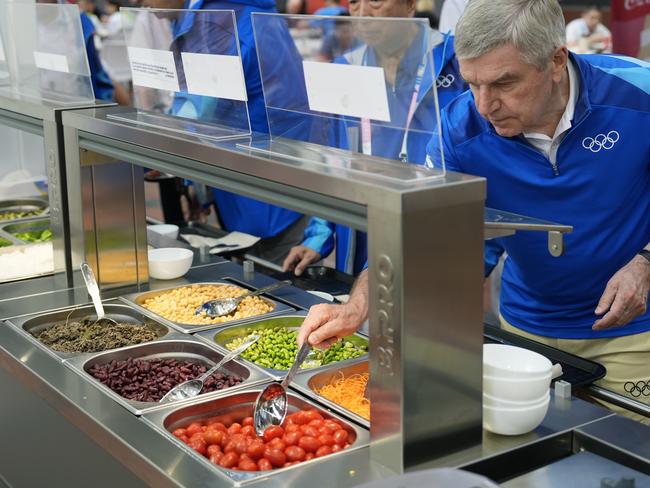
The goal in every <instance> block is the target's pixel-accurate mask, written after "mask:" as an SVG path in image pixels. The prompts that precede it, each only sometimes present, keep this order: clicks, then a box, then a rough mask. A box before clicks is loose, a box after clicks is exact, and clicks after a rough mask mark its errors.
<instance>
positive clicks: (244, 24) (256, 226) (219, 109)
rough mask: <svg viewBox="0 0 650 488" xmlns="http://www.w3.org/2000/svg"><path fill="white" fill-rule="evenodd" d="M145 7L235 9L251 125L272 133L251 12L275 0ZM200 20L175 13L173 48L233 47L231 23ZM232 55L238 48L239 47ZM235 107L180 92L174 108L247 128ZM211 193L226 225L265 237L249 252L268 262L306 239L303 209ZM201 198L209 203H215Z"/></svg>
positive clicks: (155, 2)
mask: <svg viewBox="0 0 650 488" xmlns="http://www.w3.org/2000/svg"><path fill="white" fill-rule="evenodd" d="M144 6H145V7H153V8H159V9H170V10H177V9H181V8H183V9H194V10H234V12H235V16H236V23H237V25H236V27H237V35H238V38H239V47H240V53H241V60H242V66H243V70H244V79H245V80H246V93H247V96H248V112H249V118H250V127H251V129H252V130H253V131H254V132H260V133H268V132H269V126H268V121H267V116H266V108H265V105H264V94H263V92H262V81H261V78H260V72H259V66H258V60H257V51H256V48H255V39H254V36H253V28H252V20H251V14H252V13H253V12H268V13H272V12H275V2H274V0H228V1H226V0H144ZM200 19H201V18H200V17H197V16H194V15H192V14H191V13H189V14H185V13H183V14H181V15H178V16H175V17H174V19H173V23H172V37H173V39H172V44H171V47H170V49H171V50H173V51H177V52H193V53H208V54H210V53H211V54H223V53H224V52H226V51H225V49H226V48H223V47H219V43H222V45H225V46H228V47H227V49H233V46H232V43H231V40H232V33H231V32H229V31H230V30H231V29H228V26H220V25H217V24H216V23H214V22H201V21H200ZM232 54H236V53H235V52H234V51H233V52H232ZM179 59H180V56H179ZM179 82H180V83H181V85H183V84H184V83H185V80H184V74H183V72H182V69H180V70H179ZM233 106H234V105H233V104H231V103H230V102H229V101H228V100H224V99H220V100H218V102H216V101H215V100H214V99H210V98H208V97H201V96H196V95H191V94H189V93H176V94H175V96H174V100H173V103H172V107H171V112H172V113H173V114H175V115H178V116H181V117H186V118H190V119H196V118H201V117H203V116H205V115H206V114H208V115H209V114H218V117H219V119H220V120H222V121H225V120H229V121H231V122H232V123H231V125H232V126H235V127H238V128H242V129H247V126H246V127H245V126H243V125H242V126H241V127H239V126H237V124H238V123H242V122H243V120H242V119H241V117H240V114H241V110H240V108H239V106H238V105H237V106H236V108H234V109H233ZM230 114H232V115H230ZM208 194H209V195H211V196H212V197H213V198H214V203H215V206H216V209H217V214H218V217H219V220H220V222H221V224H222V226H223V228H224V229H225V230H227V231H229V232H233V231H239V232H244V233H247V234H251V235H254V236H257V237H261V241H260V242H258V243H257V244H256V245H255V246H254V247H253V248H251V250H250V251H249V252H250V253H252V254H255V255H257V256H258V257H260V258H262V259H264V260H266V261H270V262H272V263H276V264H279V263H281V262H282V258H283V257H284V256H285V255H286V253H287V251H288V250H289V249H290V248H291V247H292V246H294V245H295V244H298V243H299V242H300V240H301V238H302V233H303V230H304V228H305V225H306V224H307V218H306V217H304V216H302V215H301V214H299V213H297V212H294V211H292V210H287V209H284V208H281V207H277V206H275V205H271V204H268V203H265V202H261V201H259V200H255V199H253V198H249V197H244V196H242V195H237V194H235V193H231V192H228V191H225V190H220V189H216V188H215V189H211V190H210V191H208ZM208 198H209V197H208ZM200 203H202V204H208V203H209V202H200Z"/></svg>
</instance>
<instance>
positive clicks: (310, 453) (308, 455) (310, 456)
mask: <svg viewBox="0 0 650 488" xmlns="http://www.w3.org/2000/svg"><path fill="white" fill-rule="evenodd" d="M312 459H314V453H313V452H308V453H307V454H305V461H311V460H312Z"/></svg>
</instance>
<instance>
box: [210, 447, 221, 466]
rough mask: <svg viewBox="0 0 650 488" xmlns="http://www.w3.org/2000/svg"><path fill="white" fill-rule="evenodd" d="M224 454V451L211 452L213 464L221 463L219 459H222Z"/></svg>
mask: <svg viewBox="0 0 650 488" xmlns="http://www.w3.org/2000/svg"><path fill="white" fill-rule="evenodd" d="M210 447H212V446H210ZM224 456H225V454H224V453H223V452H215V453H213V454H210V455H209V456H208V458H209V459H210V462H211V463H212V464H219V461H221V458H223V457H224Z"/></svg>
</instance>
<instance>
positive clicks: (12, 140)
mask: <svg viewBox="0 0 650 488" xmlns="http://www.w3.org/2000/svg"><path fill="white" fill-rule="evenodd" d="M0 148H2V151H0V283H3V282H7V281H14V280H18V279H23V278H31V277H34V276H41V275H47V274H51V273H52V272H53V271H54V252H53V247H52V230H51V228H50V220H49V206H48V196H47V191H48V187H47V176H46V166H45V148H44V141H43V136H41V135H36V134H32V133H31V132H26V131H22V130H18V129H15V128H13V127H9V126H4V125H3V126H0Z"/></svg>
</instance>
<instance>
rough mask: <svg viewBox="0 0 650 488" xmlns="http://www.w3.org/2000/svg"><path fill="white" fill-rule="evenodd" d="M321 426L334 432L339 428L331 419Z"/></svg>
mask: <svg viewBox="0 0 650 488" xmlns="http://www.w3.org/2000/svg"><path fill="white" fill-rule="evenodd" d="M323 426H324V427H329V428H330V429H334V430H335V431H337V430H339V429H340V428H341V424H339V423H338V422H336V421H335V420H333V419H327V420H326V421H325V422H323Z"/></svg>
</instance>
